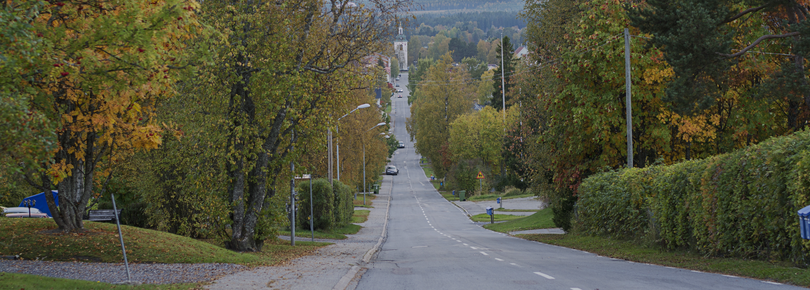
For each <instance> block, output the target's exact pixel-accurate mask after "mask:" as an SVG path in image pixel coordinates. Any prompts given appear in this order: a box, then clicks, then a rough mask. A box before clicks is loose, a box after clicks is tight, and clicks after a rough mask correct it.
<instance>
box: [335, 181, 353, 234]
mask: <svg viewBox="0 0 810 290" xmlns="http://www.w3.org/2000/svg"><path fill="white" fill-rule="evenodd" d="M332 190H333V192H334V195H335V200H334V205H335V211H334V216H335V227H343V226H347V225H349V224H351V223H352V214H354V204H352V200H353V199H354V194H353V192H352V189H351V187H349V186H348V185H345V184H343V183H342V182H340V181H337V180H335V181H334V185H333V187H332Z"/></svg>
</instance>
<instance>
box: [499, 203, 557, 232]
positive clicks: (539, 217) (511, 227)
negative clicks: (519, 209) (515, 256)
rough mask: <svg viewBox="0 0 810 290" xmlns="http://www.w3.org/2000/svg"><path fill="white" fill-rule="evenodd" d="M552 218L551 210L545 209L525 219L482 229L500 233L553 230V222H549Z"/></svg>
mask: <svg viewBox="0 0 810 290" xmlns="http://www.w3.org/2000/svg"><path fill="white" fill-rule="evenodd" d="M496 215H497V214H496ZM552 216H553V213H552V212H551V209H548V208H546V209H543V210H541V211H538V212H536V213H534V214H533V215H530V216H527V217H521V218H518V219H513V220H510V221H507V222H503V223H497V224H491V225H484V228H487V229H490V230H493V231H496V232H501V233H508V232H513V231H523V230H534V229H547V228H553V227H555V226H554V222H552V221H551V218H552Z"/></svg>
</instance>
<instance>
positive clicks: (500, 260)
mask: <svg viewBox="0 0 810 290" xmlns="http://www.w3.org/2000/svg"><path fill="white" fill-rule="evenodd" d="M495 261H498V262H503V259H500V258H495Z"/></svg>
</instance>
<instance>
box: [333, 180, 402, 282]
mask: <svg viewBox="0 0 810 290" xmlns="http://www.w3.org/2000/svg"><path fill="white" fill-rule="evenodd" d="M393 192H394V179H393V178H392V179H391V189H390V190H389V191H388V206H386V208H385V222H384V223H383V230H382V233H381V234H380V239H378V240H377V244H376V245H374V247H372V248H371V249H369V250H368V251H367V252H366V254H365V255H363V260H362V261H363V264H366V263H368V262H370V261H371V258H372V257H374V254H376V253H377V252H378V251H379V250H380V247H381V246H382V243H383V242H384V241H385V239H386V238H387V237H388V215H389V212H390V210H391V198H392V196H393V195H392V194H393ZM361 270H366V268H365V267H360V266H352V268H351V269H349V272H347V273H346V275H343V277H341V278H340V280H339V281H338V283H337V284H335V287H332V290H346V289H348V288H349V284H350V283H351V282H352V280H354V279H355V276H357V275H358V274H359V273H362V272H365V271H361ZM355 287H356V284H355Z"/></svg>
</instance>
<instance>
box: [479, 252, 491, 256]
mask: <svg viewBox="0 0 810 290" xmlns="http://www.w3.org/2000/svg"><path fill="white" fill-rule="evenodd" d="M479 253H481V255H484V256H489V254H487V253H484V252H479Z"/></svg>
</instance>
